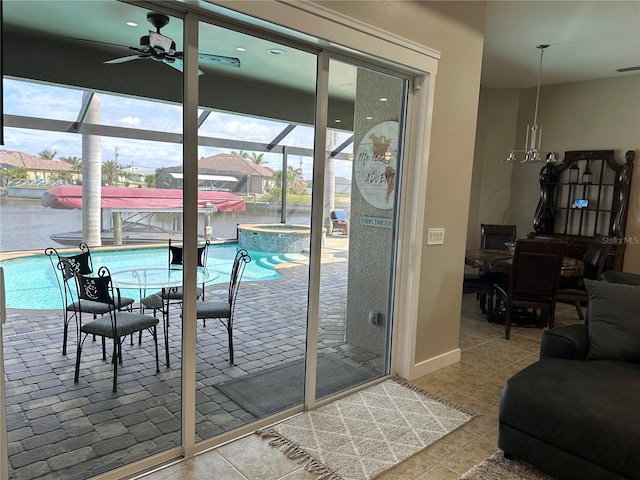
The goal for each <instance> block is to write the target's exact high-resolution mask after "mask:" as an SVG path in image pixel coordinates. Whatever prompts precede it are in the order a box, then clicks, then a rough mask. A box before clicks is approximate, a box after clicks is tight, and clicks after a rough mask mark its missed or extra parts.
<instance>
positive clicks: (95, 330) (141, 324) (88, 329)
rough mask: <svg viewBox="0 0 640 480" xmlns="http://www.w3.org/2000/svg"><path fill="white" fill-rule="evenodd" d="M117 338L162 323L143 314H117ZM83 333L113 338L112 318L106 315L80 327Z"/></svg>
mask: <svg viewBox="0 0 640 480" xmlns="http://www.w3.org/2000/svg"><path fill="white" fill-rule="evenodd" d="M116 323H117V331H116V336H117V337H124V336H126V335H129V334H131V333H134V332H138V331H140V330H143V329H145V328H151V327H153V326H155V325H158V323H160V320H158V319H157V318H155V317H152V316H150V315H143V314H141V313H129V312H118V314H117V322H116ZM80 331H81V332H83V333H88V334H93V335H99V336H101V337H107V338H113V336H114V335H113V327H112V325H111V317H110V316H109V315H104V316H102V317H100V318H97V319H95V320H92V321H90V322H87V323H85V324H83V325H82V326H81V327H80Z"/></svg>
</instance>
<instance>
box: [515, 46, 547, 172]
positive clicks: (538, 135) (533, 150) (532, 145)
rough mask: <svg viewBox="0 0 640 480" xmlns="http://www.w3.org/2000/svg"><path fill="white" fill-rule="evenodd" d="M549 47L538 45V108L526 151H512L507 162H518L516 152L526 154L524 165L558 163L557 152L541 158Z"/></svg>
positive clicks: (529, 126)
mask: <svg viewBox="0 0 640 480" xmlns="http://www.w3.org/2000/svg"><path fill="white" fill-rule="evenodd" d="M548 46H549V45H547V44H541V45H538V47H537V48H538V49H540V65H539V67H538V89H537V91H536V107H535V111H534V115H533V123H532V124H529V125H527V131H526V137H525V138H526V139H525V145H524V150H515V149H514V150H511V152H509V155H508V156H507V158H506V160H505V161H506V162H516V161H517V156H516V152H518V153H520V152H521V153H524V159H523V160H521V162H522V163H556V162H557V161H558V157H557V155H556V154H555V152H549V153H547V154H546V155H545V156H544V157H542V156H541V151H542V150H541V142H542V126H540V125H538V104H539V102H540V80H541V79H542V56H543V55H544V50H545V48H547V47H548Z"/></svg>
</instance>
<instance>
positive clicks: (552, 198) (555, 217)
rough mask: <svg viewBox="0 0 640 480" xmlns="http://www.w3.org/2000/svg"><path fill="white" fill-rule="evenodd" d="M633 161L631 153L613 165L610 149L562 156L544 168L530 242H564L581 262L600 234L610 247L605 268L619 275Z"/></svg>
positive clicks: (566, 153) (633, 154)
mask: <svg viewBox="0 0 640 480" xmlns="http://www.w3.org/2000/svg"><path fill="white" fill-rule="evenodd" d="M634 159H635V152H634V151H633V150H629V151H628V152H627V153H626V155H625V163H624V164H619V163H617V162H616V160H615V157H614V151H613V150H578V151H569V152H565V157H564V160H563V162H562V163H561V164H558V165H551V164H549V165H545V166H544V167H543V168H542V170H541V171H540V201H539V203H538V207H537V208H536V213H535V216H534V221H533V226H534V230H535V232H533V233H531V234H530V237H535V236H552V237H555V238H561V239H563V240H566V241H567V243H568V244H569V252H568V255H570V256H572V257H576V258H582V254H583V253H584V251H585V250H586V248H587V246H588V245H589V243H591V240H592V239H593V237H594V236H595V235H596V234H600V235H604V236H606V237H607V241H609V242H611V243H612V244H613V245H614V248H612V254H611V259H610V260H609V262H608V269H615V270H621V269H622V260H623V257H624V246H625V238H624V235H625V227H626V219H627V210H628V206H629V187H630V182H631V174H632V171H633V160H634ZM587 171H588V172H590V173H591V180H590V181H589V180H588V178H586V177H585V176H584V174H585V173H586V172H587ZM576 174H577V175H576Z"/></svg>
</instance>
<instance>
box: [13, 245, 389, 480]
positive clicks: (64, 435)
mask: <svg viewBox="0 0 640 480" xmlns="http://www.w3.org/2000/svg"><path fill="white" fill-rule="evenodd" d="M347 249H348V239H347V238H344V237H337V236H336V237H327V239H326V242H325V245H324V248H323V256H322V268H321V301H320V305H321V312H320V319H319V332H318V334H319V340H318V346H319V351H320V352H323V353H327V354H328V355H331V356H332V357H334V358H339V359H341V360H344V361H346V362H347V363H350V364H352V365H354V366H359V367H362V368H366V369H367V370H369V371H377V370H379V369H380V368H381V361H380V359H379V358H378V357H376V356H374V355H372V354H371V353H368V352H364V351H362V350H359V349H357V348H354V347H353V346H351V345H349V344H348V343H347V342H346V340H345V328H344V327H345V313H346V312H345V310H346V290H347V289H346V282H347V272H346V268H347V264H348V262H347V259H348V250H347ZM278 270H279V271H280V273H282V277H281V278H280V279H278V280H272V281H267V282H243V283H242V285H241V287H240V290H239V293H238V300H237V308H236V313H235V324H234V347H235V362H236V364H235V365H230V364H229V362H228V349H227V339H226V331H225V329H224V327H222V326H221V325H220V324H219V323H218V322H217V321H216V320H210V321H209V322H207V327H206V328H205V327H204V326H203V324H202V322H198V327H197V336H198V337H197V345H198V347H197V352H196V358H197V366H196V382H197V398H196V437H197V439H198V440H202V439H206V438H211V437H213V436H215V435H218V434H220V433H222V432H226V431H230V430H233V429H234V428H237V427H240V426H243V425H246V424H249V423H251V422H253V421H255V420H256V417H255V416H254V415H252V414H251V413H249V412H247V411H245V410H243V409H242V408H241V407H240V406H239V405H237V404H235V403H234V402H233V401H231V400H230V399H228V398H227V397H226V396H225V395H224V394H222V393H221V392H220V391H219V390H218V389H216V385H217V384H218V383H220V382H223V381H225V380H229V379H231V378H237V377H240V376H243V375H247V374H250V373H254V372H258V371H261V370H264V369H265V368H269V367H272V366H276V365H279V364H284V363H287V362H290V361H291V360H293V359H297V358H303V357H304V354H305V342H306V302H307V281H308V266H307V264H306V261H299V262H292V263H290V264H282V265H280V266H279V268H278ZM220 290H226V284H224V285H220V284H218V285H211V286H208V287H207V293H206V296H207V298H208V299H211V298H214V297H215V296H216V294H217V293H219V291H220ZM179 313H180V312H179V308H177V307H173V308H172V309H171V315H170V327H169V343H170V348H169V350H170V356H171V368H167V367H166V366H165V365H164V361H163V360H164V351H163V350H164V347H163V345H164V342H163V338H162V332H161V330H162V329H161V328H159V348H160V362H161V364H160V373H156V372H155V358H154V354H153V342H152V341H151V339H150V337H149V335H145V336H144V337H143V340H142V345H140V346H139V345H137V343H136V344H134V345H129V344H128V342H127V343H126V345H124V346H123V357H124V358H123V365H122V366H121V367H120V368H119V369H118V370H119V373H118V391H117V393H115V394H114V393H112V392H111V379H112V374H113V370H112V367H111V365H110V363H109V362H104V361H102V355H101V348H100V342H99V341H98V342H96V343H95V344H94V343H92V342H91V340H90V339H88V340H87V342H86V343H85V348H84V349H83V357H82V363H81V367H80V381H79V383H77V384H76V383H74V382H73V374H74V367H75V349H74V348H73V344H74V342H75V332H72V333H71V336H70V341H71V348H70V350H69V353H68V355H66V356H63V355H62V354H61V351H60V349H61V337H62V325H61V323H62V322H61V313H60V311H58V310H18V309H9V310H8V318H7V324H6V325H5V326H4V349H5V369H6V378H7V383H6V391H7V410H8V412H7V417H8V430H9V433H8V437H9V445H8V447H9V458H10V476H11V478H12V479H15V480H27V479H29V480H31V479H35V478H43V479H47V480H53V479H62V478H64V479H65V480H76V479H77V480H79V479H85V478H88V477H90V476H93V475H97V474H99V473H101V472H104V471H107V470H110V469H113V468H116V467H118V466H122V465H125V464H127V463H129V462H132V461H135V460H138V459H141V458H144V457H146V456H148V455H151V454H154V453H158V452H162V451H165V450H167V449H169V448H172V447H174V446H177V445H179V444H180V432H181V430H180V417H181V411H180V408H181V394H180V388H181V380H182V379H181V369H180V367H179V366H180V361H181V356H180V343H181V328H180V325H181V319H180V316H179Z"/></svg>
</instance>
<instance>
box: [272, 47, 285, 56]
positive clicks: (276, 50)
mask: <svg viewBox="0 0 640 480" xmlns="http://www.w3.org/2000/svg"><path fill="white" fill-rule="evenodd" d="M267 52H269V53H270V54H271V55H284V54H285V53H287V52H285V51H284V50H282V49H281V48H270V49H269V50H267Z"/></svg>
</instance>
